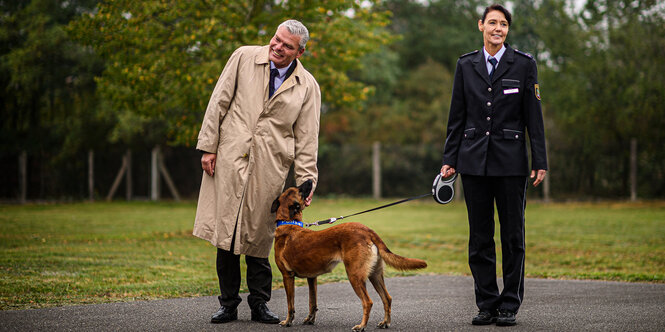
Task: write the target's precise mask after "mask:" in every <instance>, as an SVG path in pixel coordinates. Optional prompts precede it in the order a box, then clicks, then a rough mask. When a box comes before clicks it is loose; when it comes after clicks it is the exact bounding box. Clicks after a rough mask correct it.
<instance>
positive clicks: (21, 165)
mask: <svg viewBox="0 0 665 332" xmlns="http://www.w3.org/2000/svg"><path fill="white" fill-rule="evenodd" d="M18 185H19V194H18V201H19V203H21V204H25V202H26V200H27V197H28V153H27V152H26V151H25V150H22V151H21V154H19V155H18Z"/></svg>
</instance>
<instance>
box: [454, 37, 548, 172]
mask: <svg viewBox="0 0 665 332" xmlns="http://www.w3.org/2000/svg"><path fill="white" fill-rule="evenodd" d="M504 45H505V46H506V51H505V53H504V54H503V56H502V57H501V61H500V62H499V64H498V66H497V68H496V70H495V72H494V77H493V80H492V82H490V79H489V74H488V73H487V66H486V64H485V56H484V54H483V52H482V51H474V52H471V53H468V54H465V55H462V56H461V57H460V58H459V59H458V60H457V68H456V70H455V81H454V84H453V95H452V101H451V103H450V114H449V116H448V132H447V137H446V144H445V147H444V154H443V164H444V165H450V166H451V167H454V168H455V170H456V172H457V173H460V174H469V175H480V176H528V174H529V171H530V169H529V162H528V155H527V144H526V137H527V135H526V133H527V132H528V137H529V141H530V145H531V159H532V160H531V164H532V165H531V169H534V170H539V169H544V170H546V169H547V155H546V152H545V129H544V126H543V114H542V111H541V108H540V91H539V88H538V70H537V68H536V61H535V60H534V59H533V58H532V57H531V56H530V55H529V54H526V53H523V52H520V51H516V50H514V49H512V48H511V47H510V46H509V45H508V44H507V43H506V44H504Z"/></svg>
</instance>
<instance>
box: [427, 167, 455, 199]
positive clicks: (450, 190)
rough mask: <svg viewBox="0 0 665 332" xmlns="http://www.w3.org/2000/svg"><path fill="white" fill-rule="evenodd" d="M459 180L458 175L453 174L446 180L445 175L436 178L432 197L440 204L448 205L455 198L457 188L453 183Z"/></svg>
mask: <svg viewBox="0 0 665 332" xmlns="http://www.w3.org/2000/svg"><path fill="white" fill-rule="evenodd" d="M456 179H457V173H455V174H453V176H451V177H450V178H448V179H444V178H443V175H442V174H441V173H439V175H437V176H436V178H434V183H432V197H433V198H434V200H435V201H436V202H437V203H439V204H448V203H450V201H452V200H453V197H455V188H454V187H453V183H455V180H456Z"/></svg>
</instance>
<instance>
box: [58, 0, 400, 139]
mask: <svg viewBox="0 0 665 332" xmlns="http://www.w3.org/2000/svg"><path fill="white" fill-rule="evenodd" d="M376 2H377V1H341V0H339V1H266V0H263V1H260V0H255V1H248V0H245V1H240V0H235V1H215V2H212V1H206V0H196V1H187V2H183V1H175V0H149V1H130V0H119V1H103V2H102V3H100V5H99V6H98V7H97V9H96V11H94V12H91V13H89V14H87V15H84V16H83V17H82V18H81V19H80V20H78V21H77V22H75V23H74V24H72V25H71V31H72V33H74V34H75V35H76V36H77V38H78V40H80V41H81V42H83V43H85V44H87V45H90V46H91V47H93V48H94V49H95V51H96V52H97V53H98V54H99V55H100V56H102V57H103V58H105V59H106V61H107V64H108V65H107V68H106V70H105V71H104V73H103V75H102V76H101V77H99V78H98V81H97V82H98V91H99V93H100V95H101V96H102V98H103V99H104V101H105V102H106V103H107V105H108V108H107V111H108V112H109V113H111V114H117V125H116V127H115V129H114V131H113V136H112V137H113V139H114V140H123V141H127V142H131V141H133V140H136V139H139V140H142V141H152V142H153V143H162V142H163V141H165V139H164V137H166V141H167V142H168V143H170V144H174V145H186V146H190V145H193V144H194V143H195V141H196V136H197V133H198V129H199V126H200V124H201V119H202V116H203V114H204V110H205V107H206V105H207V102H208V99H209V98H210V93H211V91H212V89H213V87H214V84H215V82H216V80H217V77H218V75H219V74H220V73H221V71H222V68H223V67H224V64H225V63H226V60H227V59H228V57H229V56H230V55H231V53H232V52H233V50H235V49H236V48H237V47H239V46H241V45H247V44H267V43H268V41H269V39H270V38H271V37H272V35H273V33H274V30H275V29H276V27H277V25H278V24H279V23H280V22H282V21H283V20H285V19H287V18H296V19H298V20H300V21H302V22H303V23H304V24H305V25H306V26H307V27H308V29H309V30H310V37H311V39H310V41H309V43H308V45H307V52H306V54H305V56H304V57H303V58H301V59H302V61H303V63H304V64H305V66H306V67H307V69H308V70H309V71H311V72H312V73H313V75H314V76H315V77H316V78H317V81H318V82H319V84H320V86H321V90H322V95H323V102H324V103H325V105H326V109H328V110H331V111H334V110H336V109H339V108H342V107H347V108H352V109H358V108H359V107H360V105H362V101H364V100H365V99H366V98H367V96H368V94H369V93H370V92H371V89H370V88H368V87H367V86H365V85H364V84H362V83H359V82H354V81H351V80H350V79H349V77H348V75H347V73H348V72H352V71H354V70H357V69H358V68H359V66H360V64H359V62H358V59H359V58H361V57H362V56H363V55H364V54H367V53H369V52H371V51H373V50H375V49H377V48H378V47H379V46H380V45H382V44H385V43H386V42H388V40H389V39H390V38H389V35H388V33H387V31H386V30H385V29H384V26H385V25H386V24H388V22H389V21H388V18H389V13H388V12H386V11H375V10H374V6H375V5H376Z"/></svg>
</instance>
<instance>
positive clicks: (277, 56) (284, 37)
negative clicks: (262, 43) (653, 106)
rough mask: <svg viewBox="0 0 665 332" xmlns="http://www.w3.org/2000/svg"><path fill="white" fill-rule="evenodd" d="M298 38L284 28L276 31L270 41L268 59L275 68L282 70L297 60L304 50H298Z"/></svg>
mask: <svg viewBox="0 0 665 332" xmlns="http://www.w3.org/2000/svg"><path fill="white" fill-rule="evenodd" d="M299 42H300V37H299V36H297V35H294V34H291V33H290V32H289V30H288V29H287V28H285V27H281V28H279V29H277V31H276V32H275V35H274V36H273V37H272V39H271V40H270V54H269V56H268V58H269V59H270V61H272V62H273V63H274V64H275V66H276V67H277V68H284V67H286V66H288V65H290V64H291V62H293V60H294V59H296V58H299V57H300V56H301V55H302V54H303V53H304V52H305V49H304V48H303V49H299V46H298V43H299Z"/></svg>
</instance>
